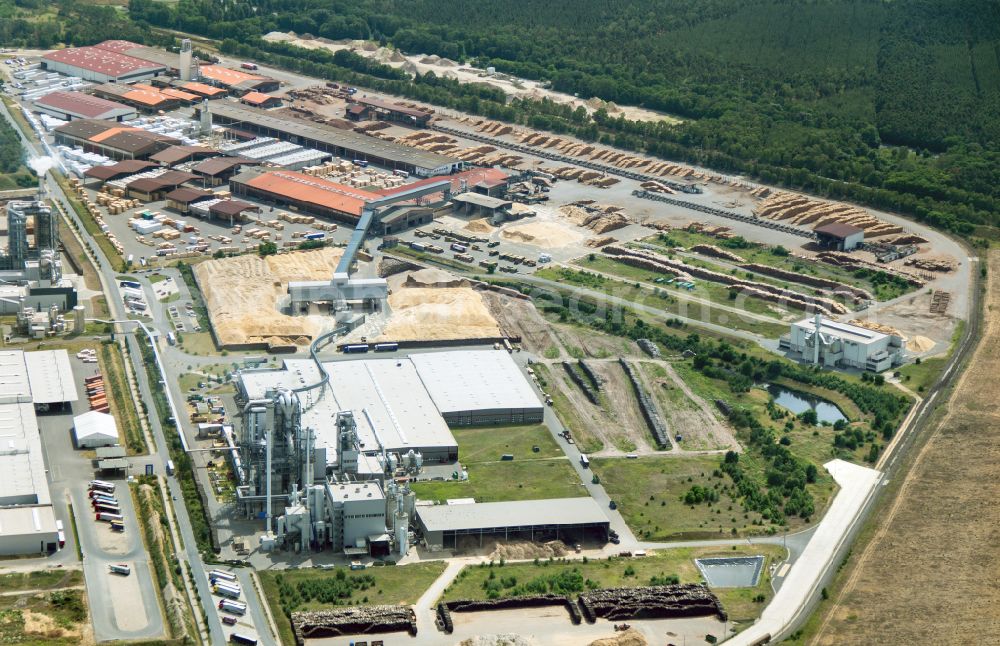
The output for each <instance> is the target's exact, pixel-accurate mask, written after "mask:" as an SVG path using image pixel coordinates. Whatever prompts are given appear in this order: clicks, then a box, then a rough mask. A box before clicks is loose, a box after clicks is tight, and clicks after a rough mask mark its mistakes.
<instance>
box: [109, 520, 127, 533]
mask: <svg viewBox="0 0 1000 646" xmlns="http://www.w3.org/2000/svg"><path fill="white" fill-rule="evenodd" d="M111 531H113V532H124V531H125V523H124V522H122V521H120V520H113V521H111Z"/></svg>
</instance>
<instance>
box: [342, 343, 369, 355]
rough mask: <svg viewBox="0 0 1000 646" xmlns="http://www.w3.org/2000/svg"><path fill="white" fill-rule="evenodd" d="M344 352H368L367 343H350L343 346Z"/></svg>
mask: <svg viewBox="0 0 1000 646" xmlns="http://www.w3.org/2000/svg"><path fill="white" fill-rule="evenodd" d="M344 352H347V353H351V352H368V344H367V343H352V344H351V345H345V346H344Z"/></svg>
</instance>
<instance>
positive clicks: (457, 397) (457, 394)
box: [410, 350, 542, 414]
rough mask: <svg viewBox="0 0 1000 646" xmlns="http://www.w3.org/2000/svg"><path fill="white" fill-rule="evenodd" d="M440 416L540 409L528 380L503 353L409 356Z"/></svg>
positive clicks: (432, 353) (486, 351) (536, 396)
mask: <svg viewBox="0 0 1000 646" xmlns="http://www.w3.org/2000/svg"><path fill="white" fill-rule="evenodd" d="M410 361H412V362H413V365H414V366H416V368H417V374H418V375H420V381H422V382H423V384H424V387H425V388H426V389H427V392H429V393H430V395H431V398H432V399H434V404H435V405H436V406H437V408H438V410H439V411H441V413H443V414H445V413H457V412H464V411H473V412H475V411H490V410H498V409H501V410H502V409H541V408H542V402H541V401H540V400H539V399H538V395H537V394H535V391H534V389H533V388H532V387H531V385H530V384H529V383H528V380H527V378H526V377H525V376H524V374H522V373H521V370H520V368H518V367H517V364H516V363H514V359H513V358H512V357H511V356H510V354H508V353H507V352H504V351H501V350H451V351H446V352H421V353H418V354H414V355H411V356H410Z"/></svg>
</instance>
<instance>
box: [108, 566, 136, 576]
mask: <svg viewBox="0 0 1000 646" xmlns="http://www.w3.org/2000/svg"><path fill="white" fill-rule="evenodd" d="M108 569H109V570H111V572H113V573H114V574H121V575H123V576H128V575H129V574H131V573H132V568H131V567H129V566H128V565H126V564H125V563H112V564H111V565H109V566H108Z"/></svg>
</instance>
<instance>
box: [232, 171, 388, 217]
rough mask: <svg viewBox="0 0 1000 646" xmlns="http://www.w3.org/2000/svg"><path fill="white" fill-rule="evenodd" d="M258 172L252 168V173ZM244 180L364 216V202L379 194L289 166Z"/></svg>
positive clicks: (329, 207) (289, 198) (268, 190)
mask: <svg viewBox="0 0 1000 646" xmlns="http://www.w3.org/2000/svg"><path fill="white" fill-rule="evenodd" d="M254 172H255V171H250V173H254ZM240 178H242V174H241V175H240V176H239V178H234V179H240ZM244 183H245V184H246V185H247V186H251V187H253V188H255V189H257V190H260V191H267V192H268V193H272V194H274V195H278V196H281V197H283V198H286V199H288V200H295V201H299V202H305V203H307V204H315V205H317V206H322V207H325V208H328V209H333V210H334V211H340V212H341V213H347V214H350V215H354V216H360V215H361V209H362V208H363V207H364V205H365V204H366V203H368V202H369V201H371V200H374V199H377V198H378V197H379V195H377V194H375V193H372V192H370V191H363V190H361V189H357V188H351V187H350V186H344V185H343V184H337V183H336V182H331V181H329V180H326V179H322V178H320V177H313V176H311V175H306V174H305V173H297V172H295V171H287V170H281V171H265V172H262V173H256V176H255V177H251V178H250V179H248V180H246V181H244Z"/></svg>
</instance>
